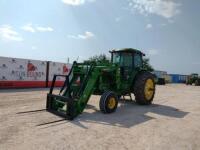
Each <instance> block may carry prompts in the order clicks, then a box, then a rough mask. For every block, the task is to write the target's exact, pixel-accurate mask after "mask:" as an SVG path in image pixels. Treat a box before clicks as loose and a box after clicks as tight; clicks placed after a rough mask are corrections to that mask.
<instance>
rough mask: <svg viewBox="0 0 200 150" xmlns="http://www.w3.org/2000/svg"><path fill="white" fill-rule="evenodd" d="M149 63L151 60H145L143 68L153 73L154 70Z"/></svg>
mask: <svg viewBox="0 0 200 150" xmlns="http://www.w3.org/2000/svg"><path fill="white" fill-rule="evenodd" d="M149 61H150V59H149V58H144V60H143V67H144V69H145V70H147V71H150V72H152V71H154V68H153V67H152V66H151V64H150V62H149Z"/></svg>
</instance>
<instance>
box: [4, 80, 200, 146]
mask: <svg viewBox="0 0 200 150" xmlns="http://www.w3.org/2000/svg"><path fill="white" fill-rule="evenodd" d="M47 92H48V90H47V89H26V90H1V91H0V150H35V149H37V150H43V149H48V150H71V149H72V150H76V149H79V150H116V149H118V150H124V149H130V150H133V149H134V150H199V149H200V87H195V86H186V85H175V84H172V85H166V86H157V91H156V96H155V100H154V102H153V104H152V105H151V106H139V105H137V104H135V103H134V102H130V101H128V100H127V101H121V102H120V105H119V107H118V109H117V111H116V112H115V113H113V114H110V115H105V114H102V113H101V112H100V111H99V107H98V103H99V98H100V97H99V96H92V97H91V99H90V101H89V104H88V107H87V108H86V110H85V111H84V113H83V114H82V115H80V116H79V117H78V118H76V119H75V120H74V121H71V122H69V121H66V120H63V119H62V118H60V117H58V116H55V115H53V114H51V113H48V112H46V111H45V110H44V108H45V103H46V94H47Z"/></svg>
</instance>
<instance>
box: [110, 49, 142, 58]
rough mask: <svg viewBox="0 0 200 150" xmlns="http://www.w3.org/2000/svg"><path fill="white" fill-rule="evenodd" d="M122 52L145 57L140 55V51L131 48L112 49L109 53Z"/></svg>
mask: <svg viewBox="0 0 200 150" xmlns="http://www.w3.org/2000/svg"><path fill="white" fill-rule="evenodd" d="M123 52H127V53H138V54H141V55H142V56H145V54H144V53H142V52H141V51H140V50H137V49H133V48H124V49H114V50H112V51H110V53H123Z"/></svg>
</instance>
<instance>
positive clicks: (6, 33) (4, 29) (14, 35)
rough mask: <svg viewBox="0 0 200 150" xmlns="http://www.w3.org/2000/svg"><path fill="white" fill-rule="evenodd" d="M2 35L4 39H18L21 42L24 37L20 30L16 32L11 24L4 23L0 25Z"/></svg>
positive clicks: (0, 35)
mask: <svg viewBox="0 0 200 150" xmlns="http://www.w3.org/2000/svg"><path fill="white" fill-rule="evenodd" d="M0 37H1V38H2V39H3V40H8V41H18V42H21V41H23V40H24V39H23V38H22V37H21V36H20V35H19V33H18V32H16V31H15V30H14V29H13V27H12V26H10V25H2V26H0Z"/></svg>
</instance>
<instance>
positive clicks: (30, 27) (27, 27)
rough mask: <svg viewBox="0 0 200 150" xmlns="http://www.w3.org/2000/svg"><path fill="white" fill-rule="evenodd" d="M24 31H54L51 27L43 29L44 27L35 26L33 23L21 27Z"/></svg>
mask: <svg viewBox="0 0 200 150" xmlns="http://www.w3.org/2000/svg"><path fill="white" fill-rule="evenodd" d="M21 29H22V30H24V31H27V32H32V33H35V32H52V31H54V29H53V28H51V27H42V26H34V25H33V24H32V23H28V24H26V25H25V26H23V27H21Z"/></svg>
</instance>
